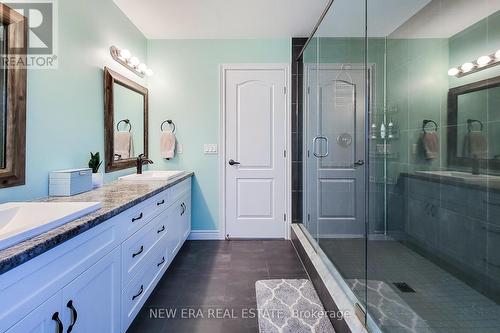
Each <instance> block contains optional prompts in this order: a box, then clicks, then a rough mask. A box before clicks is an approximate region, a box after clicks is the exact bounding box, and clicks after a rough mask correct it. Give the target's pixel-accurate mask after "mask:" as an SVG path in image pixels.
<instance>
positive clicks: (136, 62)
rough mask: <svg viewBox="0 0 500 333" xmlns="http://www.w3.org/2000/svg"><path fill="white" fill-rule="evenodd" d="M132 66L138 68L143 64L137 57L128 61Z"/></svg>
mask: <svg viewBox="0 0 500 333" xmlns="http://www.w3.org/2000/svg"><path fill="white" fill-rule="evenodd" d="M128 62H129V63H130V64H131V65H132V66H134V67H135V66H137V65H139V63H140V62H141V61H140V60H139V59H138V58H137V57H132V58H130V60H129V61H128Z"/></svg>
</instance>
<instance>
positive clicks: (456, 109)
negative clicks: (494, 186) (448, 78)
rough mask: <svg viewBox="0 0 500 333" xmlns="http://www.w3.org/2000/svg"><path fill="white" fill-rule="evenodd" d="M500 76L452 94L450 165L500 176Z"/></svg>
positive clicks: (471, 84)
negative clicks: (475, 167) (472, 168)
mask: <svg viewBox="0 0 500 333" xmlns="http://www.w3.org/2000/svg"><path fill="white" fill-rule="evenodd" d="M499 106H500V76H497V77H494V78H490V79H486V80H482V81H478V82H473V83H470V84H466V85H463V86H459V87H456V88H452V89H450V90H449V91H448V147H447V148H448V165H449V166H450V167H458V168H471V167H472V165H473V164H474V163H475V164H476V165H478V166H479V167H480V168H481V169H488V171H489V172H494V173H498V172H500V111H499Z"/></svg>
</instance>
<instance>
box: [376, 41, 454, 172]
mask: <svg viewBox="0 0 500 333" xmlns="http://www.w3.org/2000/svg"><path fill="white" fill-rule="evenodd" d="M448 56H449V51H448V40H447V39H444V38H434V39H432V38H421V39H390V38H389V39H387V71H386V75H387V106H388V108H390V109H391V110H393V111H394V113H393V114H390V115H389V117H390V118H392V119H393V120H394V122H395V124H396V126H397V127H398V128H399V129H400V136H399V139H397V140H394V141H392V142H390V144H391V145H392V149H393V151H395V152H398V153H399V158H395V159H391V160H389V161H388V173H389V177H390V178H391V179H392V180H393V181H396V180H397V178H398V176H399V173H400V172H408V171H410V172H411V171H415V170H428V169H439V168H442V167H444V166H445V163H446V137H445V135H446V123H447V94H448V74H447V72H448ZM424 119H432V120H434V121H435V122H437V123H438V124H439V130H438V134H439V138H440V149H439V151H440V154H439V156H438V158H436V159H434V160H426V159H425V158H424V155H423V153H422V151H421V146H420V143H419V141H420V137H421V135H422V121H423V120H424ZM430 127H431V125H429V128H430Z"/></svg>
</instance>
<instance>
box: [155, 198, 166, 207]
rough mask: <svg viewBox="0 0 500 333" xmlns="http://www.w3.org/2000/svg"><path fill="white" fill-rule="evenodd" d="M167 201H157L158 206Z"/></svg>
mask: <svg viewBox="0 0 500 333" xmlns="http://www.w3.org/2000/svg"><path fill="white" fill-rule="evenodd" d="M164 203H165V199H163V200H162V201H158V202H157V203H156V205H157V206H160V205H163V204H164Z"/></svg>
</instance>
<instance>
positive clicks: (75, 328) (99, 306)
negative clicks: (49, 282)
mask: <svg viewBox="0 0 500 333" xmlns="http://www.w3.org/2000/svg"><path fill="white" fill-rule="evenodd" d="M120 263H121V260H120V248H117V249H115V250H114V251H113V252H111V253H109V254H108V255H106V256H105V257H104V258H102V259H101V260H99V261H98V262H97V263H96V264H94V265H93V266H92V267H90V268H89V269H88V270H87V271H85V272H84V273H83V274H82V275H80V276H79V277H77V278H76V279H75V280H73V281H72V282H71V283H70V284H68V285H67V286H66V287H64V288H63V290H62V296H63V298H62V299H63V307H64V313H65V320H64V322H65V323H66V325H67V327H68V332H70V331H69V329H70V328H72V330H71V332H75V333H78V332H81V333H84V332H100V333H112V332H119V331H120V272H121V267H120Z"/></svg>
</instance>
